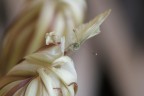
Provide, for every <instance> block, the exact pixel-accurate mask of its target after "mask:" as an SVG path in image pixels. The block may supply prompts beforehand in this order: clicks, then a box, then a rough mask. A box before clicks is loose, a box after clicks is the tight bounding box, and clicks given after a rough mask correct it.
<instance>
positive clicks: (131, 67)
mask: <svg viewBox="0 0 144 96" xmlns="http://www.w3.org/2000/svg"><path fill="white" fill-rule="evenodd" d="M19 1H20V2H19V4H17V0H0V39H1V40H0V42H1V41H2V38H3V35H4V34H5V33H4V31H3V30H4V29H5V28H6V26H7V25H8V24H9V22H11V20H12V19H13V18H14V17H15V16H16V15H17V14H18V13H19V12H20V11H21V9H22V7H23V6H21V5H22V0H19ZM87 5H88V10H87V12H86V20H85V22H87V21H89V20H91V19H92V18H94V17H95V16H96V15H98V14H99V13H101V12H103V11H105V10H107V9H109V8H110V9H112V12H111V15H110V16H109V17H108V19H107V20H106V21H105V22H104V23H103V25H102V26H101V34H99V35H98V36H96V37H94V38H92V39H91V40H89V41H88V42H86V44H84V45H83V46H82V47H81V48H80V50H79V51H76V52H75V54H73V59H74V61H75V63H76V69H77V72H78V84H79V91H78V94H77V96H144V75H143V74H144V44H143V41H144V28H143V22H144V18H143V16H144V12H143V8H144V3H143V1H142V0H87Z"/></svg>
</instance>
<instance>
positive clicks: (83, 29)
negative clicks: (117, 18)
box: [68, 9, 111, 51]
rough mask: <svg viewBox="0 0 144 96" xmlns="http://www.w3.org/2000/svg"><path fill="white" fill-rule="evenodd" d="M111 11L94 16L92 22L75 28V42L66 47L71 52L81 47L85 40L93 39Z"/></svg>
mask: <svg viewBox="0 0 144 96" xmlns="http://www.w3.org/2000/svg"><path fill="white" fill-rule="evenodd" d="M110 12H111V9H109V10H108V11H105V12H104V13H102V14H100V15H98V16H96V17H95V18H94V19H93V20H91V21H90V22H88V23H85V24H82V25H80V26H78V27H77V28H75V29H73V33H74V37H75V39H76V40H75V42H74V43H72V44H70V45H69V46H68V48H69V49H71V50H73V51H74V50H78V49H79V47H80V45H82V44H83V43H84V42H85V41H86V40H87V39H89V38H91V37H94V36H95V35H97V34H99V33H100V25H101V24H102V23H103V22H104V20H105V19H106V18H107V17H108V15H109V14H110Z"/></svg>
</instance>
